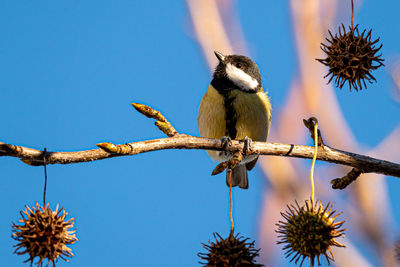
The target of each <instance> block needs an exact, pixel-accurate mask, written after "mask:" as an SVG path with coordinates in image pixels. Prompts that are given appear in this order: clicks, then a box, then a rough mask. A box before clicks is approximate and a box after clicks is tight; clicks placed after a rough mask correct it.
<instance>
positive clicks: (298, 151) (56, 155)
mask: <svg viewBox="0 0 400 267" xmlns="http://www.w3.org/2000/svg"><path fill="white" fill-rule="evenodd" d="M99 146H103V147H107V146H110V147H114V149H117V150H119V151H117V150H115V151H116V152H118V153H112V152H107V151H106V150H104V149H103V148H99V149H93V150H83V151H76V152H46V155H45V158H46V163H47V164H70V163H79V162H88V161H94V160H100V159H106V158H113V157H119V156H126V155H136V154H140V153H145V152H150V151H156V150H164V149H207V150H219V151H222V150H226V151H232V152H235V151H243V148H244V144H243V142H241V141H236V140H232V144H231V145H230V146H228V147H227V148H226V149H223V148H222V146H221V140H218V139H208V138H201V137H194V136H188V135H178V136H177V137H169V138H161V139H153V140H147V141H140V142H134V143H129V144H123V145H114V144H111V143H100V144H99ZM106 149H107V148H106ZM313 149H314V148H313V147H312V146H303V145H293V144H281V143H267V142H256V141H254V142H252V149H251V151H250V152H248V154H259V155H272V156H286V157H296V158H305V159H311V158H312V157H313V153H314V152H313ZM111 150H112V149H111ZM0 156H10V157H17V158H20V159H22V160H23V161H24V162H25V163H28V164H30V165H33V166H39V165H43V158H44V155H43V151H41V150H37V149H32V148H27V147H23V146H14V145H10V144H5V143H2V142H0ZM317 159H318V160H322V161H327V162H331V163H336V164H342V165H347V166H351V167H353V168H356V169H358V170H359V171H360V172H362V173H368V172H375V173H380V174H384V175H389V176H394V177H399V178H400V164H396V163H393V162H389V161H385V160H380V159H376V158H372V157H368V156H364V155H359V154H355V153H351V152H346V151H342V150H338V149H335V148H331V147H329V146H327V145H325V146H324V147H323V148H322V147H319V149H318V157H317Z"/></svg>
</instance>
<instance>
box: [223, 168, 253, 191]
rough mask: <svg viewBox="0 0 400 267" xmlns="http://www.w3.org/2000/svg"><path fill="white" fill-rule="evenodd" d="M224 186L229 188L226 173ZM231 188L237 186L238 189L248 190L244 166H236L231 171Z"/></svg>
mask: <svg viewBox="0 0 400 267" xmlns="http://www.w3.org/2000/svg"><path fill="white" fill-rule="evenodd" d="M226 185H227V186H229V177H228V172H227V173H226ZM232 186H239V187H240V188H243V189H247V188H249V179H248V177H247V169H246V165H245V164H243V165H237V166H236V167H235V168H233V170H232Z"/></svg>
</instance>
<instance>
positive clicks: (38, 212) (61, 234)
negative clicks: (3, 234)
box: [12, 203, 78, 267]
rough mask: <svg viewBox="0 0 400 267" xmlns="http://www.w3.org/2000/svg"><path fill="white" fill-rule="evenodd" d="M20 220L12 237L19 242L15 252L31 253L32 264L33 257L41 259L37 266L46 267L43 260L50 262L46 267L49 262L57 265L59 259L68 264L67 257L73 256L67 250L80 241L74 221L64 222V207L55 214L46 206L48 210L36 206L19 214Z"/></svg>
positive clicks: (70, 251)
mask: <svg viewBox="0 0 400 267" xmlns="http://www.w3.org/2000/svg"><path fill="white" fill-rule="evenodd" d="M20 214H21V219H19V221H18V222H19V223H21V225H17V224H15V223H13V224H12V228H13V234H12V237H13V238H14V239H15V240H17V241H18V242H19V243H18V244H16V245H15V246H14V247H16V249H15V251H14V253H17V254H18V255H23V254H25V253H27V254H29V258H28V259H27V260H26V261H25V262H28V261H30V263H31V265H32V263H33V260H34V258H36V257H39V260H38V261H37V262H36V264H37V266H40V267H41V266H43V264H44V260H45V259H47V266H48V265H49V264H50V262H51V263H52V264H53V267H54V266H55V262H57V260H58V258H61V259H63V260H65V261H69V260H68V259H66V258H65V257H69V258H70V257H72V256H74V254H73V253H72V250H71V249H70V248H69V247H67V245H69V244H73V243H75V241H77V240H78V239H77V238H76V236H75V234H74V233H75V230H73V229H71V228H72V227H73V226H74V220H75V219H74V218H71V219H69V220H68V221H65V217H66V216H67V214H68V213H67V212H66V211H65V209H64V208H61V209H58V204H57V207H56V210H55V211H52V210H51V209H50V207H49V204H48V203H47V205H46V207H40V205H39V203H36V208H35V207H32V208H30V207H28V206H26V209H25V210H24V211H21V212H20Z"/></svg>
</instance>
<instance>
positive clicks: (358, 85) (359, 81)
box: [317, 24, 384, 91]
mask: <svg viewBox="0 0 400 267" xmlns="http://www.w3.org/2000/svg"><path fill="white" fill-rule="evenodd" d="M342 31H343V32H342ZM371 31H372V30H370V31H369V32H368V33H367V34H365V32H366V30H364V31H363V32H362V33H361V34H360V32H359V30H358V25H356V26H355V27H349V31H348V32H346V28H345V26H344V25H343V24H342V26H341V27H339V35H337V34H335V36H333V35H332V33H331V32H330V31H329V35H330V39H328V38H327V39H326V40H327V41H328V43H329V44H324V43H321V49H322V51H324V52H325V54H326V58H324V59H317V60H318V61H319V62H321V63H322V64H324V65H326V66H328V67H329V72H328V74H327V75H326V76H325V77H327V76H329V75H330V76H331V77H330V78H329V81H328V83H330V82H331V81H332V80H333V78H335V79H334V83H335V84H336V86H337V87H339V88H342V87H343V85H344V84H345V83H346V82H347V83H348V84H349V89H350V91H351V88H352V87H353V88H354V89H355V90H356V91H358V90H361V89H362V88H363V85H364V88H366V86H367V85H366V83H365V80H367V81H368V82H370V83H372V82H373V81H376V79H375V77H374V76H373V75H372V74H371V71H373V70H376V69H377V68H379V67H380V66H382V65H383V63H382V62H383V61H384V60H383V59H382V58H381V56H382V54H379V55H377V53H378V51H379V50H380V49H381V47H382V44H381V45H380V46H379V47H378V48H375V46H374V45H375V44H376V43H377V42H379V38H378V39H376V40H375V41H371ZM325 77H324V78H325Z"/></svg>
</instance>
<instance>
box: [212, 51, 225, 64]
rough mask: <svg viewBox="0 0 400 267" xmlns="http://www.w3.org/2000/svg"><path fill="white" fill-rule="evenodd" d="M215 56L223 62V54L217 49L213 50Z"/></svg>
mask: <svg viewBox="0 0 400 267" xmlns="http://www.w3.org/2000/svg"><path fill="white" fill-rule="evenodd" d="M214 54H215V56H216V57H217V58H218V60H219V62H224V60H225V56H224V55H223V54H221V53H220V52H218V51H214Z"/></svg>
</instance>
